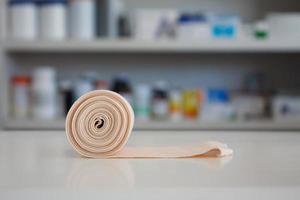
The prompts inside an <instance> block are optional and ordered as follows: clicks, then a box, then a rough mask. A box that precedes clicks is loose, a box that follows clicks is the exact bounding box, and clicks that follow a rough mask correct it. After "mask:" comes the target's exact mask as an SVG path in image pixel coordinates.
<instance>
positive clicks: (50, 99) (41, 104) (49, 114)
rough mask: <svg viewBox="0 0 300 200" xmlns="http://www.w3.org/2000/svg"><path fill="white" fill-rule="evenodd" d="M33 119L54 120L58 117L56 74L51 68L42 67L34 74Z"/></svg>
mask: <svg viewBox="0 0 300 200" xmlns="http://www.w3.org/2000/svg"><path fill="white" fill-rule="evenodd" d="M32 90H33V91H32V93H33V117H34V118H36V119H54V118H55V117H56V116H57V115H56V114H57V101H56V100H57V98H56V97H57V84H56V73H55V70H54V69H53V68H51V67H40V68H38V69H36V70H35V71H34V74H33V85H32Z"/></svg>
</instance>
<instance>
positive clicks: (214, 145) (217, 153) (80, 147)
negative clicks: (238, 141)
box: [66, 90, 233, 158]
mask: <svg viewBox="0 0 300 200" xmlns="http://www.w3.org/2000/svg"><path fill="white" fill-rule="evenodd" d="M133 124H134V113H133V110H132V108H131V106H130V104H129V103H128V102H127V101H126V100H125V99H124V98H123V97H122V96H120V95H119V94H117V93H115V92H112V91H107V90H96V91H93V92H89V93H87V94H85V95H83V96H82V97H80V98H79V99H78V100H77V101H76V102H75V103H74V104H73V106H72V107H71V109H70V111H69V113H68V115H67V120H66V133H67V137H68V140H69V142H70V144H71V145H72V147H73V148H74V149H75V150H76V151H77V152H78V153H79V154H81V155H82V156H85V157H90V158H192V157H221V156H229V155H232V153H233V152H232V150H231V149H230V148H228V147H227V145H225V144H222V143H219V142H206V143H203V144H202V145H199V146H186V147H176V146H174V147H124V146H125V145H126V143H127V140H128V138H129V136H130V134H131V131H132V128H133Z"/></svg>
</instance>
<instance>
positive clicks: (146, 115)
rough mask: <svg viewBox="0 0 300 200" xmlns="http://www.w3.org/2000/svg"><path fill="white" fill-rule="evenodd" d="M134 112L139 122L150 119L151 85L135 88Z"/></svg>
mask: <svg viewBox="0 0 300 200" xmlns="http://www.w3.org/2000/svg"><path fill="white" fill-rule="evenodd" d="M134 111H135V115H136V118H137V119H138V120H141V121H148V120H149V119H150V114H151V113H150V111H151V87H150V86H149V85H147V84H139V85H137V86H136V87H135V88H134Z"/></svg>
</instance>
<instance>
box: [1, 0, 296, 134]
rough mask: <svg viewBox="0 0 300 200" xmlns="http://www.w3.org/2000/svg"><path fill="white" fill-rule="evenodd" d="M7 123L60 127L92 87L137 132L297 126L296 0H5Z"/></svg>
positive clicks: (4, 106) (7, 125)
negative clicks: (120, 108)
mask: <svg viewBox="0 0 300 200" xmlns="http://www.w3.org/2000/svg"><path fill="white" fill-rule="evenodd" d="M0 15H1V16H0V17H1V18H0V19H1V22H0V23H1V24H0V25H1V28H0V31H1V41H0V63H1V65H0V70H1V71H0V75H1V77H0V81H1V83H0V86H1V99H0V100H1V110H0V111H1V119H2V120H1V127H2V128H3V129H10V130H14V129H22V130H23V129H29V130H30V129H63V128H64V120H65V116H66V113H67V112H68V109H69V108H70V106H71V105H72V103H73V102H74V101H75V100H76V99H77V98H78V97H80V96H81V95H82V94H84V93H86V92H88V91H92V90H95V89H109V90H113V91H116V92H118V93H120V94H121V95H123V96H124V97H125V98H126V99H127V100H128V101H129V103H130V104H131V105H132V107H133V109H134V112H135V116H136V123H135V129H138V130H169V129H170V130H171V129H177V130H179V129H181V130H203V129H204V130H300V123H299V122H300V78H299V74H300V68H299V63H300V57H299V55H300V2H299V1H296V0H285V1H274V0H273V1H271V0H214V1H210V0H184V1H183V0H173V1H169V0H168V1H159V0H152V1H146V0H69V1H67V0H3V1H1V5H0Z"/></svg>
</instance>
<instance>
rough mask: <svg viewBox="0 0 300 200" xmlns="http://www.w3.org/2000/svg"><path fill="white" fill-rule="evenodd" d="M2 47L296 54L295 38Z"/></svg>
mask: <svg viewBox="0 0 300 200" xmlns="http://www.w3.org/2000/svg"><path fill="white" fill-rule="evenodd" d="M4 50H5V51H6V52H9V53H57V52H59V53H64V52H65V53H69V52H79V53H93V52H103V53H105V52H107V53H118V52H119V53H124V52H125V53H126V52H129V53H130V52H132V53H147V52H150V53H151V52H154V53H155V52H158V53H163V52H166V53H201V52H203V53H205V52H212V53H213V52H220V53H226V52H228V53H232V52H234V53H256V52H258V53H264V52H265V53H285V52H286V53H297V52H300V40H299V41H289V40H285V41H278V40H276V41H275V40H264V41H259V40H254V39H252V40H250V39H247V40H245V39H244V40H209V41H196V42H195V41H174V40H155V41H137V40H125V39H124V40H108V39H99V40H95V41H72V40H69V41H60V42H49V41H32V42H24V41H9V40H8V41H6V42H4Z"/></svg>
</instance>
